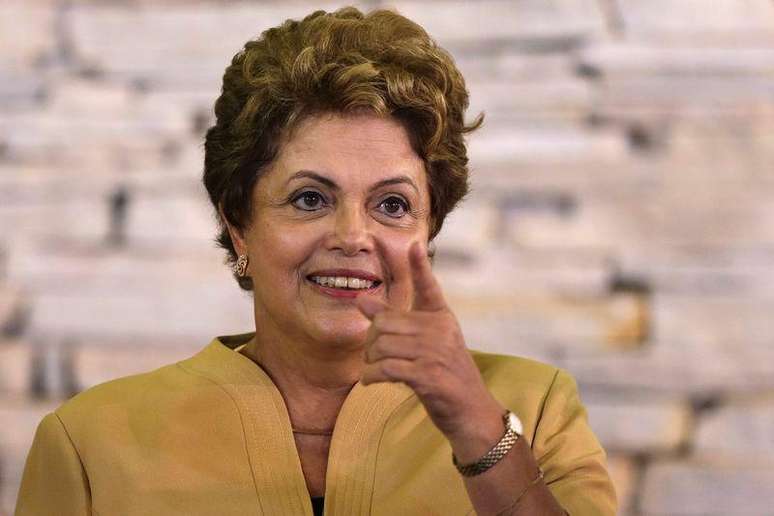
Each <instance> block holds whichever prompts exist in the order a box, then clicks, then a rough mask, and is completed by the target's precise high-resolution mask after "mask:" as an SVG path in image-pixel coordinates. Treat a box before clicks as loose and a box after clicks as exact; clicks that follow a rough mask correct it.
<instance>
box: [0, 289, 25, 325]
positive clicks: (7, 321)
mask: <svg viewBox="0 0 774 516" xmlns="http://www.w3.org/2000/svg"><path fill="white" fill-rule="evenodd" d="M23 308H24V298H23V294H22V292H21V290H20V289H19V288H15V287H11V286H9V285H7V284H6V285H4V284H3V283H0V333H1V332H4V331H9V330H12V329H13V327H14V326H15V325H16V324H17V323H18V318H19V317H20V316H21V312H22V310H23Z"/></svg>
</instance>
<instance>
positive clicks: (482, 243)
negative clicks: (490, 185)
mask: <svg viewBox="0 0 774 516" xmlns="http://www.w3.org/2000/svg"><path fill="white" fill-rule="evenodd" d="M498 222H499V213H498V210H497V206H496V205H494V204H493V203H486V202H474V201H472V200H464V201H463V202H462V203H461V204H460V206H459V207H458V208H456V209H455V210H454V211H452V212H451V213H450V214H449V215H448V216H447V217H446V219H445V220H444V223H443V227H442V228H441V232H440V233H439V234H438V236H437V237H436V238H435V243H436V246H437V252H438V255H437V256H438V257H439V259H442V258H441V256H442V255H443V254H444V253H445V252H447V251H448V252H453V253H464V252H466V251H468V252H470V251H473V252H474V253H475V252H477V250H479V249H482V248H485V247H487V246H489V245H490V244H491V243H492V242H493V241H494V239H495V237H496V232H497V229H498Z"/></svg>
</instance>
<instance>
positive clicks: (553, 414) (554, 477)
mask: <svg viewBox="0 0 774 516" xmlns="http://www.w3.org/2000/svg"><path fill="white" fill-rule="evenodd" d="M532 449H533V453H534V454H535V457H536V458H537V461H538V464H539V465H540V467H541V469H542V470H543V472H544V474H545V482H546V485H547V486H548V488H549V489H550V490H551V492H552V493H553V495H554V497H555V498H556V499H557V500H558V501H559V503H560V505H561V506H562V507H563V508H564V510H565V511H567V513H568V514H569V515H570V516H603V515H604V516H607V515H610V516H615V514H616V509H617V502H616V494H615V488H614V487H613V482H612V481H611V479H610V476H609V474H608V472H607V458H606V455H605V451H604V450H603V449H602V446H601V445H600V444H599V441H598V440H597V438H596V436H595V435H594V433H593V432H592V430H591V428H590V427H589V424H588V419H587V415H586V409H585V407H584V406H583V404H582V403H581V401H580V396H579V395H578V387H577V384H576V382H575V380H574V379H573V377H572V376H570V375H569V374H568V373H567V372H565V371H563V370H561V369H559V370H557V372H556V374H555V375H554V380H553V382H552V384H551V386H550V387H549V389H548V393H547V394H546V397H545V401H544V404H543V409H542V412H541V414H540V417H539V419H538V422H537V428H536V430H535V437H534V439H533V442H532Z"/></svg>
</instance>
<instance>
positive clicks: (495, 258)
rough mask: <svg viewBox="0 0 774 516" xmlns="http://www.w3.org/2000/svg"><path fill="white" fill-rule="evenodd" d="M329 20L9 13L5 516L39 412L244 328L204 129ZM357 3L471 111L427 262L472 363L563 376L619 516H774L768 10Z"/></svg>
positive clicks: (209, 6) (16, 1)
mask: <svg viewBox="0 0 774 516" xmlns="http://www.w3.org/2000/svg"><path fill="white" fill-rule="evenodd" d="M338 6H339V5H338V4H330V3H326V2H322V3H310V2H302V1H296V2H281V1H276V2H271V1H269V2H266V1H265V2H254V3H249V2H225V1H209V2H208V1H194V0H189V1H187V0H175V1H170V2H163V3H162V2H151V1H128V0H126V1H113V2H109V1H101V2H98V1H93V2H80V1H67V0H3V2H2V3H0V328H1V330H2V335H0V514H9V513H10V512H11V511H12V508H13V505H14V501H15V497H16V493H17V489H18V483H19V479H20V476H21V472H22V468H23V465H24V459H25V457H26V453H27V450H28V447H29V445H30V443H31V439H32V436H33V433H34V430H35V427H36V426H37V424H38V422H39V420H40V419H41V417H42V416H43V414H44V413H46V412H47V411H50V410H51V409H52V408H54V407H55V406H57V405H58V404H60V403H61V402H62V400H64V399H65V398H67V397H68V396H70V395H72V394H73V393H75V392H77V391H78V390H80V389H83V388H86V387H89V386H92V385H94V384H96V383H99V382H103V381H105V380H108V379H110V378H114V377H118V376H122V375H127V374H132V373H135V372H140V371H145V370H149V369H151V368H155V367H157V366H159V365H161V364H165V363H169V362H173V361H176V360H178V359H181V358H184V357H186V356H188V355H190V354H193V353H194V352H195V351H197V350H198V349H200V348H202V347H204V346H205V345H206V344H207V343H208V342H209V341H210V339H211V338H212V337H213V336H215V335H222V334H226V333H235V332H242V331H250V330H251V329H253V328H254V326H253V321H252V314H251V301H250V299H249V297H248V296H247V295H246V294H243V293H241V292H240V291H239V290H238V288H237V287H236V285H235V283H234V282H233V281H232V279H231V278H230V274H229V272H228V270H227V269H226V267H225V266H224V265H223V263H222V262H223V254H222V253H221V252H220V251H218V250H217V249H215V247H214V245H213V241H212V238H213V236H214V228H215V225H214V218H213V214H212V212H211V210H210V208H209V206H208V204H207V201H206V198H205V195H204V191H203V188H202V187H201V186H200V179H199V178H200V174H201V170H202V136H203V131H204V129H205V128H206V127H207V126H208V124H209V123H210V122H211V121H212V103H213V101H214V99H215V98H216V96H217V94H218V91H219V81H220V76H221V74H222V72H223V69H224V67H225V65H226V64H227V62H228V60H229V59H230V58H231V56H232V55H233V54H234V53H235V52H236V51H237V50H238V49H239V48H240V47H241V45H242V44H243V43H244V41H246V40H247V39H249V38H251V37H254V36H256V35H257V34H258V33H259V32H260V31H261V30H263V29H265V28H267V27H269V26H273V25H276V24H278V23H280V22H281V21H283V20H285V19H286V18H297V17H301V16H303V15H305V14H308V13H309V12H311V11H313V10H314V9H316V8H324V9H327V10H331V9H335V8H336V7H338ZM359 6H360V7H362V8H366V9H368V8H372V7H383V6H391V7H395V8H397V10H398V11H399V12H401V13H403V14H405V15H407V16H409V17H410V18H413V19H415V20H416V21H418V22H419V23H420V24H422V25H424V26H425V27H426V28H427V30H428V31H429V32H430V33H431V34H432V35H434V36H435V37H436V38H437V39H438V41H439V42H441V43H442V44H443V45H444V46H446V47H447V48H448V49H449V50H450V51H451V52H452V54H453V55H454V56H455V58H456V59H457V60H458V63H459V66H460V67H461V69H462V70H463V72H464V74H465V76H466V78H467V80H468V84H469V89H470V92H471V95H472V100H471V102H472V105H471V111H470V118H471V119H472V118H473V116H475V114H477V113H478V112H479V111H482V110H483V111H485V112H486V116H487V119H486V120H487V121H486V125H485V127H484V128H483V129H481V130H480V131H479V132H478V133H476V134H474V135H473V136H471V138H470V141H469V145H470V155H471V164H472V169H473V180H472V181H473V192H472V194H471V195H470V197H469V198H468V200H467V201H466V202H465V204H464V206H463V207H462V208H460V209H459V210H458V211H457V212H456V213H454V214H453V215H452V216H451V218H450V219H449V221H448V223H447V227H446V228H445V230H444V233H443V234H442V235H441V236H440V237H439V239H438V256H437V261H436V266H435V268H436V271H437V273H438V275H439V277H440V278H441V279H442V281H443V284H444V287H445V291H446V293H447V296H448V297H449V299H450V300H451V302H452V303H453V306H454V308H455V310H456V313H457V314H458V316H459V318H460V320H461V321H462V324H463V327H464V330H465V333H466V335H467V340H468V343H469V346H471V347H474V348H479V349H483V350H489V351H496V352H505V353H511V354H520V355H524V356H529V357H534V358H537V359H540V360H544V361H549V362H551V363H554V364H557V365H559V366H561V367H564V368H566V369H568V370H569V371H570V372H571V373H572V374H573V375H575V377H576V378H577V379H578V382H579V385H580V388H581V392H582V396H583V399H584V400H585V402H586V404H587V406H588V409H589V415H590V420H591V424H592V426H593V427H594V429H595V430H596V432H597V433H598V435H599V437H600V438H601V440H602V441H603V444H604V445H605V447H606V449H607V450H608V453H609V457H610V465H611V470H612V473H613V474H614V477H615V481H616V484H617V488H618V492H619V497H620V500H621V513H622V514H630V515H672V514H680V515H699V514H702V515H704V514H717V515H731V514H734V515H747V514H749V515H762V514H774V509H772V506H774V322H773V321H772V314H773V313H774V310H773V309H774V159H772V158H774V47H773V46H772V43H774V3H772V2H771V1H770V0H671V1H669V0H513V1H509V2H506V1H496V0H481V1H467V2H465V1H450V0H413V1H397V2H379V1H376V0H374V1H370V2H365V3H360V4H359ZM4 511H5V512H4Z"/></svg>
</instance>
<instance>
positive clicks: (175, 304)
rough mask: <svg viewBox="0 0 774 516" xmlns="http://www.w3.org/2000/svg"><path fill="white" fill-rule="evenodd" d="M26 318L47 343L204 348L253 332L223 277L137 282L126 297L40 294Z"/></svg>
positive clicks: (248, 313)
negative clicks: (130, 342) (171, 341)
mask: <svg viewBox="0 0 774 516" xmlns="http://www.w3.org/2000/svg"><path fill="white" fill-rule="evenodd" d="M224 276H225V275H224ZM232 283H233V284H232ZM30 319H31V320H30V332H31V334H33V335H36V336H40V337H41V338H48V339H51V338H54V339H65V338H74V339H75V338H90V339H98V338H111V337H122V338H133V339H143V338H152V339H167V338H175V339H183V338H185V339H193V340H194V341H196V342H205V343H206V342H209V341H210V339H212V337H213V336H215V335H223V334H227V333H243V332H246V331H250V330H251V329H253V328H255V324H254V320H253V312H252V302H251V300H250V298H248V296H247V294H243V293H242V292H241V291H240V290H239V289H238V287H237V285H236V284H235V282H233V281H232V280H230V279H229V278H228V277H223V278H220V279H218V280H217V281H196V280H194V281H186V282H176V281H174V280H169V279H168V280H167V281H165V282H159V283H156V284H155V285H149V284H148V283H147V282H143V285H142V286H138V285H132V291H131V292H128V293H123V292H121V291H115V290H112V289H110V290H108V289H91V290H80V291H74V292H71V293H69V294H68V293H64V294H57V293H52V294H40V295H38V296H36V300H35V304H34V306H33V309H32V313H31V317H30Z"/></svg>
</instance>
